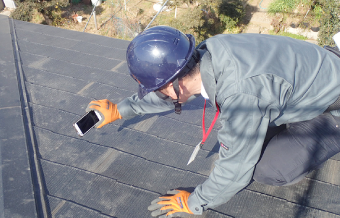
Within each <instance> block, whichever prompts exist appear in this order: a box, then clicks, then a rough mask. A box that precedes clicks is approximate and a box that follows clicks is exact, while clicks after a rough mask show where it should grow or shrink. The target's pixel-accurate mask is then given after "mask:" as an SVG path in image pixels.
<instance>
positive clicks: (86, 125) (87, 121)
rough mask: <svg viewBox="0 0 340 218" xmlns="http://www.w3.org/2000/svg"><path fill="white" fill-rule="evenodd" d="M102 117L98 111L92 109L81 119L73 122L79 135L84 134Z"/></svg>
mask: <svg viewBox="0 0 340 218" xmlns="http://www.w3.org/2000/svg"><path fill="white" fill-rule="evenodd" d="M101 119H102V117H101V116H100V114H99V113H98V112H97V111H90V112H88V113H86V114H85V115H84V116H83V117H82V118H80V120H78V121H77V122H76V123H75V124H73V126H74V128H75V129H76V131H77V133H78V135H80V136H84V135H85V134H86V133H87V132H88V131H89V130H90V129H91V128H92V127H94V125H96V123H98V122H99V121H100V120H101Z"/></svg>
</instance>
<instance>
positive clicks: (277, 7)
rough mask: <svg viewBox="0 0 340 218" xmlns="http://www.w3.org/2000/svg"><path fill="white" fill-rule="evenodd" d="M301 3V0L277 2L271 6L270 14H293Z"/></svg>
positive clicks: (278, 0)
mask: <svg viewBox="0 0 340 218" xmlns="http://www.w3.org/2000/svg"><path fill="white" fill-rule="evenodd" d="M299 3H300V1H299V0H275V1H274V2H272V3H271V4H270V5H269V7H268V12H269V13H272V14H275V13H287V12H291V11H293V9H295V7H296V6H297V5H298V4H299Z"/></svg>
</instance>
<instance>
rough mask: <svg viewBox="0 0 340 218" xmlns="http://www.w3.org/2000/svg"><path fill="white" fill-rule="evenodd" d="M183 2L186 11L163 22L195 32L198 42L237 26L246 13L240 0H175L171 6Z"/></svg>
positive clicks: (188, 31) (185, 30)
mask: <svg viewBox="0 0 340 218" xmlns="http://www.w3.org/2000/svg"><path fill="white" fill-rule="evenodd" d="M169 2H170V1H169ZM183 4H186V5H187V6H188V8H187V10H186V13H184V14H181V15H180V16H178V17H177V18H171V19H169V20H167V21H166V23H163V24H165V25H170V26H172V27H175V28H177V29H179V30H181V31H182V32H184V33H190V34H193V35H194V36H195V38H196V43H197V44H199V43H200V42H202V41H203V40H205V39H207V38H209V37H211V36H214V35H216V34H220V33H223V32H224V31H225V30H226V29H228V30H231V29H233V28H235V27H236V26H237V25H238V24H239V22H240V21H241V20H242V18H243V16H244V14H245V9H244V8H243V6H242V3H241V1H240V0H198V1H190V0H174V1H171V3H170V7H175V6H178V7H180V6H183Z"/></svg>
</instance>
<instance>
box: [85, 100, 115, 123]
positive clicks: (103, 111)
mask: <svg viewBox="0 0 340 218" xmlns="http://www.w3.org/2000/svg"><path fill="white" fill-rule="evenodd" d="M91 110H95V111H97V112H99V114H100V115H101V117H102V119H101V120H100V121H99V122H98V123H96V125H95V127H96V128H102V127H103V126H104V125H106V124H109V123H111V122H113V121H115V120H117V119H122V116H121V115H120V113H119V111H118V110H117V105H116V104H113V103H112V102H111V101H109V100H107V99H103V100H98V101H91V102H90V104H88V105H87V108H86V112H89V111H91Z"/></svg>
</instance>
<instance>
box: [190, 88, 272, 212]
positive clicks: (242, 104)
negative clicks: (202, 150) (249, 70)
mask: <svg viewBox="0 0 340 218" xmlns="http://www.w3.org/2000/svg"><path fill="white" fill-rule="evenodd" d="M268 105H269V104H268V103H266V102H264V101H261V100H260V99H258V98H257V97H255V96H252V95H248V94H237V95H234V96H231V97H229V98H227V99H226V100H225V101H224V103H222V105H220V109H221V114H220V120H221V124H222V128H221V129H220V130H219V132H218V140H219V143H220V144H221V146H220V150H219V159H218V160H217V161H215V167H214V169H213V171H212V172H211V174H210V175H209V178H208V179H207V180H206V181H205V182H204V183H203V184H201V185H198V186H197V187H196V189H195V191H194V192H193V193H192V194H191V195H190V196H189V199H188V205H189V208H190V210H191V211H192V212H193V213H194V214H202V212H203V210H205V209H208V208H214V207H217V206H219V205H221V204H223V203H226V202H227V201H228V200H229V199H230V198H231V197H232V196H234V195H235V194H236V193H237V192H239V191H240V190H241V189H243V188H244V187H245V186H247V185H248V184H249V182H250V180H251V178H252V176H253V171H254V166H255V164H256V163H257V161H258V159H259V157H260V154H261V149H262V145H263V141H264V138H265V135H266V132H267V128H268V123H269V119H268V112H269V111H270V105H269V106H268Z"/></svg>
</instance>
